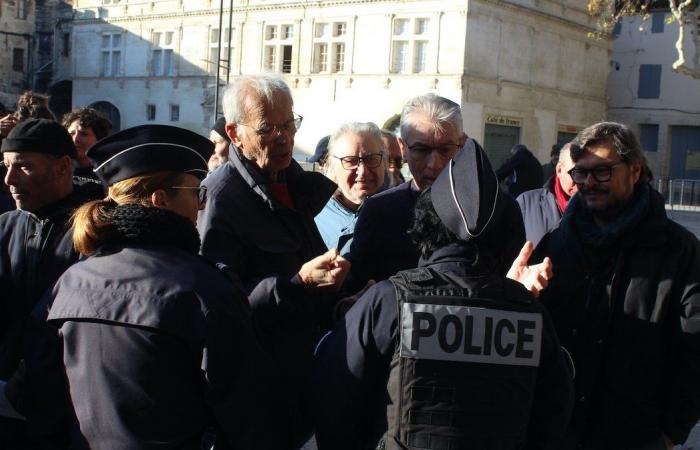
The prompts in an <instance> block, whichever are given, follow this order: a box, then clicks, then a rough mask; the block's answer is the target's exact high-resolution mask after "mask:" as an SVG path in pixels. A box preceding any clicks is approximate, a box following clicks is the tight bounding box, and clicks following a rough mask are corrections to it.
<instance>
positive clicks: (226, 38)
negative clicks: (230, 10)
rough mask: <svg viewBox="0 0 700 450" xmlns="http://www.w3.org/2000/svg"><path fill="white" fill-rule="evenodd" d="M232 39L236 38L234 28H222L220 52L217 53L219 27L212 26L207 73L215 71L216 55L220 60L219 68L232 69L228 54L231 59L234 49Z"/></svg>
mask: <svg viewBox="0 0 700 450" xmlns="http://www.w3.org/2000/svg"><path fill="white" fill-rule="evenodd" d="M234 39H236V28H235V27H234V28H224V32H223V33H222V34H221V53H218V51H219V29H218V28H213V29H212V30H211V35H210V37H209V59H208V60H207V62H208V64H209V73H211V74H214V73H215V72H216V57H217V55H218V56H219V59H220V61H221V69H224V70H227V69H228V68H229V67H230V68H231V70H233V66H232V65H231V64H232V63H230V62H229V56H230V58H231V59H233V52H234V50H235V45H234ZM229 44H230V47H229ZM229 49H230V53H229Z"/></svg>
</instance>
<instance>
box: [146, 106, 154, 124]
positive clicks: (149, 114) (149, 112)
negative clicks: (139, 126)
mask: <svg viewBox="0 0 700 450" xmlns="http://www.w3.org/2000/svg"><path fill="white" fill-rule="evenodd" d="M146 120H156V105H153V104H149V105H146Z"/></svg>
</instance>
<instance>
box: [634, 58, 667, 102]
mask: <svg viewBox="0 0 700 450" xmlns="http://www.w3.org/2000/svg"><path fill="white" fill-rule="evenodd" d="M660 94H661V64H642V65H640V66H639V88H638V89H637V97H639V98H659V95H660Z"/></svg>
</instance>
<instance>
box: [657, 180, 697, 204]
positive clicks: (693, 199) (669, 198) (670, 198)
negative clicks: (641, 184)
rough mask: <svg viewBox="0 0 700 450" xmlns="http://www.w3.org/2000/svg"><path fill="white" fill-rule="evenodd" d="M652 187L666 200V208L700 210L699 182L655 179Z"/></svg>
mask: <svg viewBox="0 0 700 450" xmlns="http://www.w3.org/2000/svg"><path fill="white" fill-rule="evenodd" d="M654 187H655V188H656V190H657V191H659V192H660V193H661V195H663V196H664V198H665V199H666V205H667V207H670V208H671V209H679V210H700V180H686V179H671V178H657V179H656V180H654Z"/></svg>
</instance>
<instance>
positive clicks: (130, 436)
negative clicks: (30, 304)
mask: <svg viewBox="0 0 700 450" xmlns="http://www.w3.org/2000/svg"><path fill="white" fill-rule="evenodd" d="M51 303H53V304H52V306H51V310H50V313H49V316H48V321H49V325H50V326H51V327H55V329H57V331H58V333H60V340H59V342H58V343H57V344H58V346H59V347H60V352H61V353H62V358H60V359H59V363H60V362H63V365H64V367H65V376H66V378H67V382H68V386H69V389H70V403H71V404H72V415H73V419H74V420H76V421H77V423H79V425H80V428H79V431H78V428H77V427H76V426H73V427H72V431H73V433H74V436H73V439H72V440H73V445H74V447H75V448H95V449H97V448H99V449H123V448H130V449H151V448H152V449H155V448H183V449H193V450H194V449H197V450H198V449H200V448H203V443H202V441H203V439H205V440H206V439H207V437H206V433H207V429H209V428H212V429H214V430H216V432H217V434H218V437H217V447H216V448H217V449H218V448H223V449H229V448H230V449H250V448H269V449H276V448H279V447H278V445H277V443H274V441H273V439H274V437H275V436H273V435H272V434H270V433H269V431H268V430H267V424H268V422H269V416H268V415H269V414H271V413H274V411H275V407H274V405H272V404H271V402H270V399H269V398H268V394H267V392H269V387H270V386H272V385H273V382H272V381H271V366H268V365H266V363H265V361H264V357H263V352H262V351H261V350H260V349H259V347H258V344H257V342H256V338H255V336H254V333H253V330H252V326H251V322H250V309H249V306H248V303H247V300H246V298H245V295H244V294H243V292H242V290H241V289H240V288H239V287H237V286H235V285H234V284H233V283H232V282H231V280H230V279H228V278H227V277H226V276H225V275H224V274H223V273H222V272H220V271H219V270H217V269H216V268H215V267H213V266H212V265H210V264H209V263H208V262H206V261H205V260H204V259H203V258H201V257H199V256H197V255H194V254H192V253H189V252H187V251H185V250H183V249H179V248H177V247H173V246H168V245H155V246H150V245H133V246H132V245H127V246H114V247H112V248H107V249H106V250H104V251H103V252H102V253H101V254H98V255H95V256H92V257H90V258H88V259H86V260H84V261H81V262H79V263H77V264H75V265H74V266H73V267H71V268H70V269H69V270H67V271H66V273H65V274H64V275H63V276H62V277H61V278H60V279H59V281H58V282H57V283H56V286H55V287H54V289H53V292H52V294H51V296H50V298H49V299H48V304H51ZM55 336H56V335H55ZM37 353H39V352H37ZM45 353H46V352H45ZM51 364H52V361H51V359H50V358H48V357H45V358H43V359H42V358H40V357H37V356H36V355H32V356H31V357H30V358H29V359H28V385H29V386H30V387H31V389H30V391H29V394H28V402H30V403H31V404H32V406H33V407H32V408H29V410H30V411H31V412H32V413H34V414H38V415H39V417H38V420H39V423H41V421H43V420H45V419H44V417H41V412H42V411H41V409H42V407H43V406H44V405H42V400H43V399H45V398H47V397H51V392H43V391H42V389H47V386H46V385H45V383H44V381H43V380H44V379H47V378H48V377H47V373H51V368H52V365H51ZM32 376H33V377H38V379H33V378H31V377H32ZM49 381H52V380H49ZM49 385H51V384H49ZM44 394H45V395H44ZM74 425H75V424H74ZM43 431H50V430H43ZM207 448H208V447H207Z"/></svg>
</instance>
